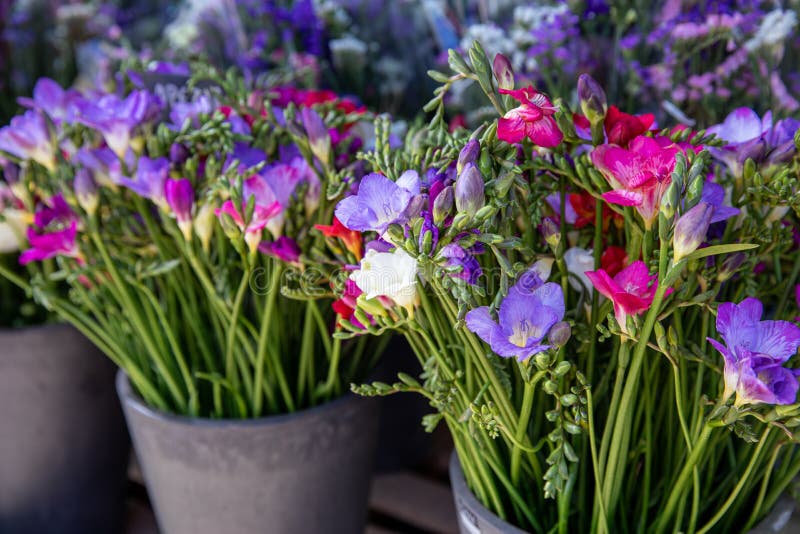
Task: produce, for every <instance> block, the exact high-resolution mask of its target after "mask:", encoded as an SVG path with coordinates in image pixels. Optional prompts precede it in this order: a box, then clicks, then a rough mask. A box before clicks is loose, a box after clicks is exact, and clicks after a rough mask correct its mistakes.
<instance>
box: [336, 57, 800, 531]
mask: <svg viewBox="0 0 800 534" xmlns="http://www.w3.org/2000/svg"><path fill="white" fill-rule="evenodd" d="M450 66H451V68H452V71H453V72H452V73H451V74H444V73H432V76H434V77H435V78H436V79H438V80H439V81H441V82H442V84H443V85H442V87H441V88H440V89H439V90H437V92H436V96H435V98H434V99H433V100H432V101H431V103H430V104H429V107H428V109H430V110H435V111H436V114H435V116H434V119H433V121H432V122H431V124H430V125H429V126H428V127H427V128H422V129H418V130H414V131H411V132H409V136H408V137H407V142H406V143H405V145H403V146H402V147H400V148H399V149H397V150H391V149H389V147H388V138H387V135H388V134H387V131H388V125H386V124H382V123H379V124H378V128H377V134H378V135H377V137H378V142H377V146H378V147H379V148H377V149H376V150H375V151H374V152H372V153H371V154H369V155H368V156H367V157H368V161H370V163H371V164H372V165H373V167H374V168H375V169H376V170H377V171H379V172H378V173H375V174H371V175H368V176H365V177H364V178H363V179H362V182H361V184H360V188H359V190H358V192H357V194H355V195H352V196H350V197H347V198H345V199H343V200H342V201H340V202H339V204H338V206H337V208H336V215H337V217H338V219H339V220H340V221H341V222H342V224H343V225H344V226H345V227H347V228H349V229H351V230H356V231H360V232H364V233H365V235H367V236H372V239H373V240H372V241H371V244H370V245H369V247H370V250H369V251H368V252H367V254H366V255H365V256H364V258H363V259H362V260H361V263H360V265H359V267H358V269H357V270H355V271H354V272H353V273H352V274H351V276H350V279H351V281H352V282H353V283H354V284H355V286H356V287H355V288H353V293H354V294H355V295H357V296H356V299H355V302H356V311H355V316H356V317H358V323H355V322H345V323H343V324H345V326H346V327H347V329H348V330H349V331H350V332H351V333H352V334H360V333H362V332H364V331H370V332H373V333H380V332H383V331H384V330H387V329H397V330H400V331H402V332H403V333H404V334H405V335H406V337H407V338H408V339H409V341H410V343H411V345H412V347H413V348H414V350H415V352H416V354H417V356H418V357H419V359H420V361H421V362H422V363H423V365H424V373H423V374H422V375H421V376H420V377H419V379H417V378H414V377H410V376H407V375H401V376H400V377H399V378H400V381H398V382H397V383H396V384H391V385H390V384H384V383H374V384H369V385H363V386H358V387H355V390H356V391H358V392H360V393H362V394H366V395H383V394H391V393H395V392H402V391H414V392H417V393H420V394H422V395H425V396H426V397H427V398H428V399H429V400H430V403H431V406H432V407H434V408H435V409H436V412H435V413H433V414H431V415H429V416H427V417H426V419H425V421H424V423H425V424H426V425H427V426H428V427H433V426H434V425H436V424H437V423H438V422H440V421H444V422H445V423H446V424H447V426H448V428H449V429H450V432H451V434H452V436H453V439H454V442H455V446H456V451H457V455H458V460H459V462H460V464H461V467H462V469H463V472H464V476H465V478H466V480H467V483H468V485H469V487H470V489H471V490H472V491H473V493H474V494H475V496H476V497H477V498H478V499H479V500H480V501H481V502H482V503H483V504H484V505H485V506H486V507H487V508H489V509H490V510H491V511H492V512H494V513H495V514H496V515H497V516H499V517H500V518H502V519H504V520H506V521H508V522H510V523H512V524H514V525H517V526H519V527H522V528H525V529H529V530H531V531H534V532H552V531H555V530H557V531H558V532H568V531H574V532H630V531H637V532H666V531H671V532H672V531H681V532H703V533H705V532H711V531H715V532H731V531H732V530H742V531H745V530H747V529H748V528H750V526H752V525H753V524H754V523H755V522H757V521H758V520H760V519H761V518H762V517H763V516H764V515H765V514H766V512H768V511H769V510H770V509H771V508H772V507H773V505H774V504H775V503H776V501H777V499H778V498H779V496H780V495H781V493H782V492H784V491H785V490H786V489H787V488H788V487H789V486H790V484H791V482H792V480H793V479H794V477H795V476H796V475H797V473H798V472H800V457H798V454H797V448H796V447H795V446H794V443H795V442H796V441H797V437H796V431H797V427H798V424H800V418H798V415H800V410H799V408H800V404H798V403H797V391H798V381H797V378H796V377H797V375H798V374H799V373H798V371H797V370H796V369H794V366H795V365H796V356H797V349H798V346H800V327H798V326H797V325H796V324H795V321H796V317H797V315H798V310H797V309H796V307H795V303H794V300H793V298H792V296H793V295H794V294H795V288H796V284H797V283H798V275H800V253H798V243H797V239H796V236H797V232H798V219H797V214H798V213H799V212H800V209H799V208H800V196H798V185H800V184H798V182H799V181H800V177H799V176H798V169H799V168H798V161H797V159H796V146H797V145H798V144H799V142H800V137H798V134H797V130H798V126H800V124H798V122H797V121H795V120H793V119H784V120H780V121H778V120H774V119H772V118H771V117H766V118H763V119H762V118H759V117H758V116H757V115H756V114H755V113H754V112H752V111H750V110H748V109H738V110H736V111H734V113H733V115H732V116H731V117H730V118H729V119H728V120H726V121H725V122H724V123H723V124H721V125H718V126H715V127H714V128H710V129H708V130H700V131H693V130H690V129H688V128H686V127H675V128H672V129H663V130H654V129H652V120H651V118H648V117H642V116H636V115H628V114H627V113H624V112H622V111H620V110H618V109H616V108H612V107H610V106H609V105H608V103H607V101H606V96H605V94H604V92H603V90H602V88H601V87H600V86H599V84H597V82H595V81H594V80H593V79H591V78H589V77H588V76H582V77H581V78H580V80H579V82H578V95H579V97H580V100H579V103H580V109H576V110H575V113H574V114H573V113H572V112H571V110H570V108H569V106H568V104H567V103H566V102H565V101H563V100H558V99H556V100H551V99H550V98H549V97H548V96H546V95H545V94H543V93H540V92H538V91H536V90H535V89H534V88H533V87H524V88H516V87H515V80H514V74H513V72H512V70H511V68H510V63H509V61H508V60H507V59H505V58H504V57H502V56H497V57H496V58H495V60H494V62H493V64H492V63H490V61H489V59H488V58H487V56H486V54H485V53H484V52H483V49H482V47H481V46H480V44H477V43H476V44H475V45H473V47H472V48H471V49H470V51H469V61H467V60H465V59H464V58H462V57H461V56H460V55H458V54H456V53H452V52H451V55H450ZM462 80H466V81H472V82H475V83H477V84H478V85H479V86H480V88H481V89H482V90H483V91H484V92H485V94H486V96H487V97H488V101H489V102H490V104H491V105H492V106H493V107H494V108H495V109H496V111H497V113H498V114H499V115H500V118H499V119H494V120H491V121H487V122H486V123H484V124H482V125H481V126H480V127H479V128H478V129H477V130H475V131H474V132H473V133H471V134H469V133H467V132H464V131H463V130H459V131H456V132H454V133H452V134H451V133H448V132H447V128H446V126H445V124H444V122H443V111H442V107H443V105H444V100H445V98H446V93H447V91H448V90H449V89H450V87H451V86H452V85H453V84H454V83H456V82H459V81H462ZM734 124H735V125H736V126H734ZM712 134H715V135H712ZM340 335H344V334H340Z"/></svg>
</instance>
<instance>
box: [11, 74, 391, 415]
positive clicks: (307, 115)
mask: <svg viewBox="0 0 800 534" xmlns="http://www.w3.org/2000/svg"><path fill="white" fill-rule="evenodd" d="M129 74H130V77H129V78H128V83H127V87H128V90H126V91H122V92H120V93H102V92H95V93H84V94H82V93H79V92H77V91H75V90H64V89H62V88H61V87H59V86H58V85H57V84H55V83H54V82H52V81H51V80H47V79H42V80H40V81H39V83H38V84H37V87H36V90H35V91H34V96H33V99H32V100H30V101H29V102H28V105H29V107H30V109H28V110H27V111H26V112H25V113H24V114H22V115H20V116H18V117H16V118H14V119H13V120H12V122H11V124H10V125H9V126H6V127H5V128H3V129H2V130H0V149H2V150H3V154H4V157H6V158H7V163H6V165H5V170H4V174H3V176H4V179H5V182H6V184H8V187H9V189H10V191H12V192H13V198H12V203H13V206H14V209H15V210H18V211H21V212H22V213H24V214H26V215H27V216H28V218H29V219H30V223H31V224H30V226H28V228H27V230H26V238H27V239H26V242H25V244H24V246H23V249H24V250H23V252H22V255H21V257H20V263H21V264H23V265H26V266H27V268H28V270H27V272H25V273H24V274H20V273H17V272H15V271H14V270H12V269H10V268H8V267H6V266H0V273H2V274H3V275H4V277H5V278H7V279H8V280H11V281H13V282H14V283H15V284H17V285H18V286H20V287H22V288H24V289H25V290H27V291H28V293H29V294H30V295H32V296H33V297H34V298H35V299H36V300H37V301H38V302H39V303H41V304H42V305H44V306H45V307H47V308H48V309H50V310H53V311H54V312H55V313H57V314H58V315H59V316H60V317H62V318H63V319H65V320H67V321H69V322H70V323H72V324H74V325H75V326H76V327H77V328H78V329H79V330H81V331H82V332H83V333H85V334H86V336H87V337H89V339H91V340H92V341H93V342H94V343H96V344H97V346H98V347H100V348H101V349H102V350H103V351H104V352H105V353H106V354H107V355H108V356H109V357H111V358H112V359H113V360H114V361H115V362H116V363H117V364H118V365H119V366H120V367H121V368H122V369H123V370H124V371H125V373H126V374H127V375H128V377H129V379H130V381H131V383H132V384H133V386H134V388H135V390H136V391H137V392H138V393H139V394H140V395H141V396H142V398H143V399H144V400H145V402H146V403H147V404H148V405H150V406H152V407H155V408H158V409H161V410H163V411H168V412H172V413H179V414H184V415H191V416H200V417H215V418H221V417H228V418H245V417H258V416H260V415H263V414H273V413H284V412H292V411H295V410H298V409H301V408H305V407H308V406H313V405H316V404H319V403H322V402H325V401H326V400H329V399H332V398H335V397H337V396H339V395H341V394H342V393H343V386H342V384H347V383H348V382H350V381H352V380H354V379H358V378H359V377H363V373H364V371H365V369H367V368H368V367H369V366H370V365H371V362H372V361H373V360H374V358H375V357H376V355H377V353H378V351H377V350H375V348H374V347H370V345H369V342H368V340H367V338H366V337H365V338H363V339H357V340H352V341H343V340H341V339H331V337H330V334H331V332H333V331H335V330H336V329H337V328H338V327H337V326H336V325H335V321H334V313H333V310H332V309H331V304H332V302H333V299H332V297H333V290H332V285H335V284H336V283H337V280H338V279H337V278H336V277H337V276H338V273H339V271H340V270H341V266H342V265H345V264H351V263H354V262H357V261H358V260H359V259H360V258H361V254H362V248H361V237H360V235H359V234H358V233H355V232H349V231H347V230H346V229H343V228H341V227H340V226H338V225H337V223H336V221H335V220H334V219H333V209H334V206H335V202H336V200H337V199H338V198H340V197H341V196H343V194H344V192H345V191H346V190H347V189H348V188H349V187H352V186H354V185H355V184H357V182H358V180H359V178H360V176H361V175H362V174H363V173H364V164H363V162H360V161H356V159H355V158H354V155H355V151H356V150H357V149H358V148H359V147H360V146H361V144H362V143H363V141H362V139H361V137H360V136H359V135H357V133H356V132H357V128H355V125H356V123H357V122H358V121H361V120H364V119H365V118H366V117H367V116H366V115H365V112H364V110H363V109H360V108H356V106H355V105H353V104H352V103H351V102H349V101H346V100H341V99H339V98H338V97H336V95H333V94H331V93H315V94H311V93H312V92H311V91H299V90H295V89H293V88H289V87H262V88H248V87H246V86H245V84H244V83H243V82H242V80H240V79H239V78H237V77H235V76H233V75H228V76H225V77H219V76H217V75H216V74H215V73H214V72H213V71H211V70H209V69H206V68H203V69H199V70H198V71H197V72H196V77H195V78H193V79H192V80H189V82H188V87H189V88H190V89H191V90H190V91H189V92H190V93H191V94H192V96H191V99H190V100H188V101H184V102H164V101H163V100H161V99H160V98H158V97H156V96H154V94H153V93H151V92H150V91H148V90H147V89H144V88H141V87H137V84H141V83H143V82H142V77H141V76H136V75H135V73H129ZM201 79H202V80H203V83H200V80H201ZM198 86H199V87H205V88H206V89H199V88H198ZM309 102H312V103H309ZM4 213H5V215H6V216H7V217H8V216H9V214H10V213H11V211H10V210H9V209H6V210H5V211H4ZM65 288H66V290H68V295H67V296H65V293H64V289H65Z"/></svg>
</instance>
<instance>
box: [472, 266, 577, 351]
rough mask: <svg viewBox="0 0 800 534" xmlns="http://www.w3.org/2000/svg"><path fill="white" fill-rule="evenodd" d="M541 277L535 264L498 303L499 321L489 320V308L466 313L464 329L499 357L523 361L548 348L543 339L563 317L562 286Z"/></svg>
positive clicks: (490, 315)
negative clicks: (484, 343) (478, 338)
mask: <svg viewBox="0 0 800 534" xmlns="http://www.w3.org/2000/svg"><path fill="white" fill-rule="evenodd" d="M542 276H543V273H542V269H541V268H540V266H539V265H538V264H537V265H534V266H533V268H531V269H530V270H529V271H528V272H526V273H525V274H523V275H522V276H521V277H520V279H519V280H518V281H517V283H516V284H514V286H513V287H512V288H511V289H509V291H508V295H507V296H506V298H505V299H503V302H502V303H501V304H500V309H499V310H498V314H497V315H498V319H499V321H495V320H494V319H493V318H492V314H491V312H490V311H489V307H488V306H481V307H480V308H475V309H474V310H470V311H469V312H468V313H467V315H466V318H465V320H466V323H467V328H468V329H469V330H470V331H471V332H474V333H475V334H477V335H478V337H480V338H481V339H482V340H483V341H485V342H486V343H487V344H488V345H489V346H490V347H491V348H492V350H493V351H494V352H495V353H496V354H497V355H498V356H503V357H505V358H510V357H516V358H517V359H518V360H520V361H523V360H525V359H527V358H530V357H531V356H533V355H534V354H538V353H540V352H542V351H545V350H547V349H548V348H550V346H549V345H547V344H546V343H545V342H544V339H545V336H547V333H548V331H549V330H550V328H551V327H552V326H553V325H554V324H556V323H557V322H559V321H561V320H562V319H563V318H564V294H563V292H562V291H561V286H559V285H558V284H554V283H551V282H548V283H545V282H544V281H543V280H542Z"/></svg>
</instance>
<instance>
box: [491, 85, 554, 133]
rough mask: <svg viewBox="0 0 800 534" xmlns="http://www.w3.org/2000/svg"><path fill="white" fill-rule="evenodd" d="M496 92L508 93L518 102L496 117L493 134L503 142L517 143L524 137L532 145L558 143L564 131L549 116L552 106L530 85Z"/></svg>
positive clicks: (545, 97)
mask: <svg viewBox="0 0 800 534" xmlns="http://www.w3.org/2000/svg"><path fill="white" fill-rule="evenodd" d="M500 93H502V94H504V95H510V96H511V97H512V98H514V99H516V100H517V101H519V103H520V105H519V106H517V107H515V108H514V109H511V110H509V111H507V112H506V114H505V115H503V117H502V118H500V119H498V120H497V137H498V139H500V140H502V141H505V142H507V143H519V142H520V141H522V140H523V139H525V138H526V137H527V138H528V139H530V140H531V142H533V144H535V145H539V146H542V147H546V148H552V147H555V146H558V144H559V143H561V140H562V139H563V138H564V134H563V133H561V130H559V129H558V124H557V123H556V120H555V119H554V118H553V115H555V113H556V110H557V109H558V108H556V107H555V106H553V103H552V102H550V99H549V98H547V96H545V95H544V93H540V92H538V91H536V90H535V89H534V88H533V87H530V86H529V87H526V88H524V89H517V90H513V89H511V90H509V89H500Z"/></svg>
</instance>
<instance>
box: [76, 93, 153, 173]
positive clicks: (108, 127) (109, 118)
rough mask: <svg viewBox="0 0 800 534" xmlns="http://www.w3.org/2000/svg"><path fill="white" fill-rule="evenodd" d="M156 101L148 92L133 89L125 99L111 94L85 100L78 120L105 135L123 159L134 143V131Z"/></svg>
mask: <svg viewBox="0 0 800 534" xmlns="http://www.w3.org/2000/svg"><path fill="white" fill-rule="evenodd" d="M151 103H152V97H151V96H150V93H148V92H147V91H133V92H131V94H129V95H128V96H127V97H126V98H125V99H124V100H122V99H120V98H119V97H118V96H117V95H113V94H109V95H105V96H103V97H101V98H100V99H98V100H96V101H95V100H88V99H86V100H82V101H80V102H78V105H77V113H78V115H77V117H76V119H77V120H78V121H79V122H81V123H82V124H85V125H86V126H88V127H90V128H94V129H95V130H97V131H98V132H100V133H101V134H103V138H104V139H105V141H106V144H107V145H108V146H109V148H111V150H113V151H114V153H115V154H116V155H117V156H119V157H120V158H122V157H124V156H125V152H127V150H128V146H129V145H130V141H131V135H132V133H133V130H134V129H136V127H137V126H139V124H140V123H141V122H142V121H143V120H144V119H145V116H146V115H147V112H148V109H149V107H150V105H151Z"/></svg>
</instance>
